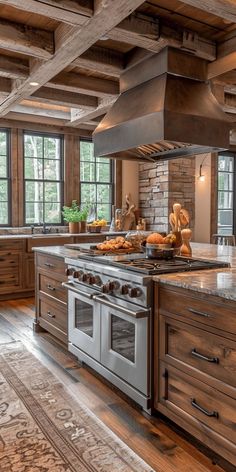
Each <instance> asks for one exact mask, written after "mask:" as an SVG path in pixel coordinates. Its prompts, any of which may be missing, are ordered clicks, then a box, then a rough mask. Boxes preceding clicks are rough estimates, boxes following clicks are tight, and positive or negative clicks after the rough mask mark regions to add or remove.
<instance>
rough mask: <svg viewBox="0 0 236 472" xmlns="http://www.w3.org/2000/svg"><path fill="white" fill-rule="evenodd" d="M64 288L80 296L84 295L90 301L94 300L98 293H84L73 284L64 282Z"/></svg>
mask: <svg viewBox="0 0 236 472" xmlns="http://www.w3.org/2000/svg"><path fill="white" fill-rule="evenodd" d="M62 287H64V288H66V289H67V290H71V291H72V292H75V293H77V294H78V295H82V296H83V297H85V298H89V299H90V300H93V299H94V295H96V293H97V292H93V293H87V292H84V291H83V290H78V288H77V287H75V286H74V284H73V282H67V283H66V282H62Z"/></svg>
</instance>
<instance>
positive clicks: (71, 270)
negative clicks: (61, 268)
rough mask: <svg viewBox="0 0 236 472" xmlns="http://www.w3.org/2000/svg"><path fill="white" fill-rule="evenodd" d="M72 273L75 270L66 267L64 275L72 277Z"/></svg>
mask: <svg viewBox="0 0 236 472" xmlns="http://www.w3.org/2000/svg"><path fill="white" fill-rule="evenodd" d="M74 271H75V269H73V267H67V269H66V270H65V273H66V275H74Z"/></svg>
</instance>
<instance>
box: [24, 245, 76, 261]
mask: <svg viewBox="0 0 236 472" xmlns="http://www.w3.org/2000/svg"><path fill="white" fill-rule="evenodd" d="M33 251H34V252H40V253H42V254H47V255H49V256H57V257H61V258H63V259H64V258H65V257H70V258H72V259H78V255H79V251H77V250H76V249H69V248H67V247H65V246H44V247H34V248H33Z"/></svg>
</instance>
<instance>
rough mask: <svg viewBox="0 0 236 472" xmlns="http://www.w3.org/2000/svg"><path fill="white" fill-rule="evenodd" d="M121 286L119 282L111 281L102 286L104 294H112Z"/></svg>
mask: <svg viewBox="0 0 236 472" xmlns="http://www.w3.org/2000/svg"><path fill="white" fill-rule="evenodd" d="M119 286H120V284H119V282H116V281H115V280H114V281H113V280H111V281H109V282H107V283H105V284H103V285H102V286H101V289H102V293H112V292H113V291H114V290H117V289H118V288H119Z"/></svg>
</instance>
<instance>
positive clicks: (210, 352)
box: [160, 316, 236, 396]
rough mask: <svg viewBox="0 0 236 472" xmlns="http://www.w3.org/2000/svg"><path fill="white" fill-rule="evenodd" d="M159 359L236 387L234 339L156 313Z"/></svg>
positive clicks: (235, 349)
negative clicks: (158, 319) (158, 331)
mask: <svg viewBox="0 0 236 472" xmlns="http://www.w3.org/2000/svg"><path fill="white" fill-rule="evenodd" d="M160 358H161V359H162V360H164V361H167V362H171V363H172V364H173V365H175V366H176V367H177V366H178V367H179V368H181V369H182V368H184V367H185V366H186V367H190V369H191V368H195V369H197V370H198V373H199V374H200V375H201V372H204V373H205V374H208V375H209V376H211V377H214V378H216V379H218V380H219V381H221V382H224V383H226V384H228V385H230V386H234V387H235V388H236V343H235V342H234V341H231V340H228V339H226V338H222V337H221V336H217V335H214V334H211V333H209V332H207V331H204V330H202V329H198V328H195V327H193V326H190V325H188V324H186V323H180V322H178V321H176V320H173V319H171V318H168V317H163V316H160ZM193 375H194V373H193ZM204 380H205V381H206V379H204ZM235 396H236V391H235Z"/></svg>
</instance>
